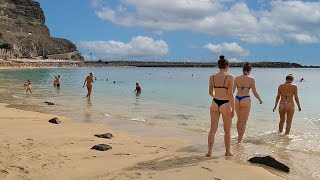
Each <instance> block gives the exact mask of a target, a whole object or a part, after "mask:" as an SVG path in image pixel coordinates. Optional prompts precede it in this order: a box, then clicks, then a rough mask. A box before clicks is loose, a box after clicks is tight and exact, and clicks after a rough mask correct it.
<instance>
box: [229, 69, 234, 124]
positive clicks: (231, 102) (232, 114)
mask: <svg viewBox="0 0 320 180" xmlns="http://www.w3.org/2000/svg"><path fill="white" fill-rule="evenodd" d="M229 76H230V78H229V79H230V81H229V86H228V96H229V103H230V104H231V118H233V117H234V97H233V86H234V78H233V76H231V75H229Z"/></svg>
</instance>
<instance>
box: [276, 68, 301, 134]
mask: <svg viewBox="0 0 320 180" xmlns="http://www.w3.org/2000/svg"><path fill="white" fill-rule="evenodd" d="M293 80H294V78H293V75H292V74H289V75H288V76H287V77H286V83H284V84H281V85H280V86H279V88H278V95H277V97H276V103H275V105H274V108H273V112H275V111H276V109H277V105H278V102H279V100H280V98H281V100H280V103H279V114H280V122H279V133H282V132H283V126H284V123H286V124H287V126H286V132H285V134H286V135H288V134H289V133H290V130H291V123H292V119H293V115H294V111H295V107H294V101H293V97H294V99H295V101H296V104H297V106H298V110H299V111H301V106H300V101H299V97H298V87H297V86H296V85H295V84H292V82H293Z"/></svg>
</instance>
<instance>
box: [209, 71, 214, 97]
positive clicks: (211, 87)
mask: <svg viewBox="0 0 320 180" xmlns="http://www.w3.org/2000/svg"><path fill="white" fill-rule="evenodd" d="M212 78H213V76H211V77H210V78H209V95H210V96H211V97H213V79H212Z"/></svg>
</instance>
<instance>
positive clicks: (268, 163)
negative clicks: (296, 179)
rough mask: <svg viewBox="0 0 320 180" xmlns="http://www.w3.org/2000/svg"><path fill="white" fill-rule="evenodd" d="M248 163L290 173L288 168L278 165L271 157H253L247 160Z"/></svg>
mask: <svg viewBox="0 0 320 180" xmlns="http://www.w3.org/2000/svg"><path fill="white" fill-rule="evenodd" d="M249 162H250V163H256V164H263V165H266V166H269V167H272V168H275V169H277V170H280V171H283V172H287V173H288V172H290V168H289V167H288V166H286V165H284V164H282V163H280V162H279V161H277V160H276V159H274V158H273V157H271V156H265V157H253V158H250V159H249Z"/></svg>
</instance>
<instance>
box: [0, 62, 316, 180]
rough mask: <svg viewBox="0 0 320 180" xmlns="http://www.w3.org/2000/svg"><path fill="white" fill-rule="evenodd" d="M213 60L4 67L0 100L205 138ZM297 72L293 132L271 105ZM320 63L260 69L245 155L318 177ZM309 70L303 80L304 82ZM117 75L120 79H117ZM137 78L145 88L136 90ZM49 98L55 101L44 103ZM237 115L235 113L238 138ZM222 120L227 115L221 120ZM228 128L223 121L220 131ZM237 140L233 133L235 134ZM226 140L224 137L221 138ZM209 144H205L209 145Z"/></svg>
mask: <svg viewBox="0 0 320 180" xmlns="http://www.w3.org/2000/svg"><path fill="white" fill-rule="evenodd" d="M89 72H93V73H94V75H95V77H97V80H96V81H95V83H94V86H93V95H92V98H91V99H90V100H89V99H86V98H85V95H86V89H85V88H82V85H83V81H84V79H85V77H86V76H87V75H88V74H89ZM216 72H217V69H215V68H134V67H122V68H120V67H119V68H78V69H33V70H2V71H0V92H1V102H5V103H9V104H12V105H13V106H15V107H19V108H22V109H27V110H37V111H43V112H49V113H53V114H60V115H65V116H68V117H71V118H73V119H75V120H78V121H84V122H99V123H104V122H106V123H107V121H108V120H109V119H112V120H113V121H119V122H122V123H124V122H128V124H129V125H130V123H132V125H133V124H134V125H137V124H139V123H141V124H142V123H143V124H146V125H147V126H149V127H162V128H166V127H168V128H171V129H172V128H174V129H177V130H183V132H190V134H195V133H196V134H199V135H200V136H203V137H204V138H203V142H200V143H199V144H202V145H205V143H206V135H207V131H208V129H209V125H210V121H209V107H210V105H211V98H210V96H209V95H208V80H209V76H210V75H211V74H213V73H216ZM229 73H230V74H232V75H235V76H237V75H241V74H242V70H241V68H231V69H230V71H229ZM289 73H293V74H294V76H295V77H296V79H297V80H296V82H295V83H296V84H297V85H298V87H299V96H300V101H301V106H302V110H303V111H302V112H298V111H296V114H295V116H294V121H293V126H292V133H291V135H290V136H288V137H283V136H279V135H278V134H277V127H278V121H279V120H278V119H279V117H278V113H273V112H272V108H273V105H274V101H275V96H276V92H277V87H278V85H279V84H281V83H283V82H284V78H285V76H286V75H287V74H289ZM192 74H193V76H192ZM57 75H60V76H61V79H62V85H61V88H60V89H56V88H54V87H53V84H52V82H53V79H54V76H57ZM319 75H320V69H319V70H318V69H254V70H253V72H252V76H254V77H255V79H256V81H257V88H258V92H259V93H260V96H261V98H262V99H263V101H264V104H263V105H260V104H259V103H258V101H257V100H256V99H255V98H253V101H252V111H251V115H250V118H249V121H248V126H247V130H246V135H245V138H244V142H245V143H244V144H243V145H242V146H240V147H235V149H234V150H235V151H236V152H238V153H237V154H238V155H237V157H238V158H239V160H242V161H243V162H244V161H245V160H246V158H247V157H250V156H252V155H254V154H255V153H259V154H272V155H274V156H276V157H277V158H279V159H280V160H282V161H283V162H285V163H287V164H289V165H290V167H292V169H293V172H292V174H293V175H292V176H290V177H291V178H294V179H299V177H305V176H306V177H308V178H314V179H317V178H320V171H319V170H318V169H319V168H320V166H318V165H312V164H317V162H320V144H319V143H318V142H319V141H320V111H319V110H318V102H319V100H320V98H319V95H318V92H319V90H320V83H318V82H319V80H318V77H319ZM302 77H303V78H304V79H305V80H306V81H305V82H302V83H300V82H298V79H300V78H302ZM27 79H31V80H32V81H33V85H32V88H33V92H34V93H33V94H26V93H25V92H24V90H23V89H22V84H23V83H24V82H25V81H26V80H27ZM113 81H116V83H115V84H114V83H113ZM136 82H139V83H140V85H141V87H142V93H141V94H140V95H136V94H135V93H134V92H133V91H134V89H135V83H136ZM44 101H51V102H54V103H55V106H46V105H45V104H44V103H43V102H44ZM236 120H237V118H236V117H235V118H234V119H233V124H234V125H233V130H232V132H233V138H234V139H235V138H236V128H235V124H236ZM221 125H222V123H221ZM222 135H223V128H221V127H220V128H219V130H218V135H217V136H222ZM234 141H235V140H234ZM221 143H222V142H221ZM203 147H204V146H203Z"/></svg>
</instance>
